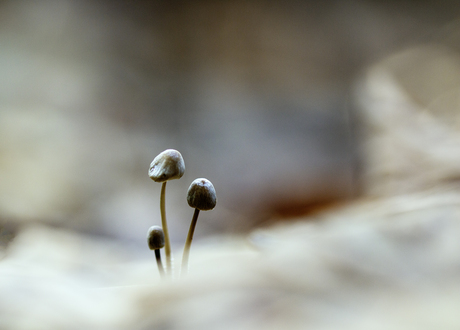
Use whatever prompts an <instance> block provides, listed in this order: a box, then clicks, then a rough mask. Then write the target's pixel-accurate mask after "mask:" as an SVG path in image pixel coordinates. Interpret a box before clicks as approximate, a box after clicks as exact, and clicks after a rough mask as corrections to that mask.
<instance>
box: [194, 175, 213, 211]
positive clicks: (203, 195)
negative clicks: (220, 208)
mask: <svg viewBox="0 0 460 330" xmlns="http://www.w3.org/2000/svg"><path fill="white" fill-rule="evenodd" d="M187 202H188V205H190V206H191V207H193V208H196V209H198V210H201V211H207V210H212V209H213V208H214V207H215V206H216V202H217V197H216V190H215V189H214V186H213V185H212V183H211V181H209V180H207V179H204V178H199V179H196V180H194V181H193V182H192V184H191V185H190V187H189V188H188V192H187Z"/></svg>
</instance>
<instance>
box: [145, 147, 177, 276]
mask: <svg viewBox="0 0 460 330" xmlns="http://www.w3.org/2000/svg"><path fill="white" fill-rule="evenodd" d="M184 172H185V163H184V159H183V158H182V155H181V154H180V152H179V151H177V150H174V149H167V150H165V151H163V152H162V153H160V154H159V155H158V156H156V157H155V158H154V159H153V161H152V163H151V164H150V168H149V177H150V178H151V179H152V180H153V181H155V182H162V183H163V185H162V186H161V194H160V212H161V225H162V227H163V230H164V237H165V254H166V269H167V271H168V273H171V272H172V256H171V243H170V240H169V231H168V224H167V222H166V207H165V194H166V182H168V181H169V180H175V179H180V178H181V177H182V176H183V175H184Z"/></svg>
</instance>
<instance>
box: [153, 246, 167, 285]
mask: <svg viewBox="0 0 460 330" xmlns="http://www.w3.org/2000/svg"><path fill="white" fill-rule="evenodd" d="M155 258H156V259H157V265H158V271H159V272H160V277H161V278H165V270H164V269H163V264H162V263H161V254H160V249H156V250H155Z"/></svg>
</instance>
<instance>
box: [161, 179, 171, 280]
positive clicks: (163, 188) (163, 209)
mask: <svg viewBox="0 0 460 330" xmlns="http://www.w3.org/2000/svg"><path fill="white" fill-rule="evenodd" d="M166 182H167V181H165V182H163V185H162V186H161V195H160V211H161V226H162V227H163V233H164V234H165V255H166V272H167V273H168V274H169V275H171V272H172V261H171V260H172V256H171V243H170V241H169V231H168V224H167V222H166V207H165V195H166V193H165V192H166Z"/></svg>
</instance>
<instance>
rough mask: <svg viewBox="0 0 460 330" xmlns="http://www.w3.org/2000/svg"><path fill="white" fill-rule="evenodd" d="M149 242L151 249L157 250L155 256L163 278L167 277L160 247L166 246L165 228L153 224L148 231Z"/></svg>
mask: <svg viewBox="0 0 460 330" xmlns="http://www.w3.org/2000/svg"><path fill="white" fill-rule="evenodd" d="M147 243H148V245H149V248H150V250H155V258H156V260H157V265H158V271H159V272H160V276H161V278H164V277H165V271H164V269H163V264H162V263H161V254H160V249H161V248H163V246H165V235H164V233H163V229H161V227H160V226H152V227H150V228H149V230H148V232H147Z"/></svg>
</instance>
